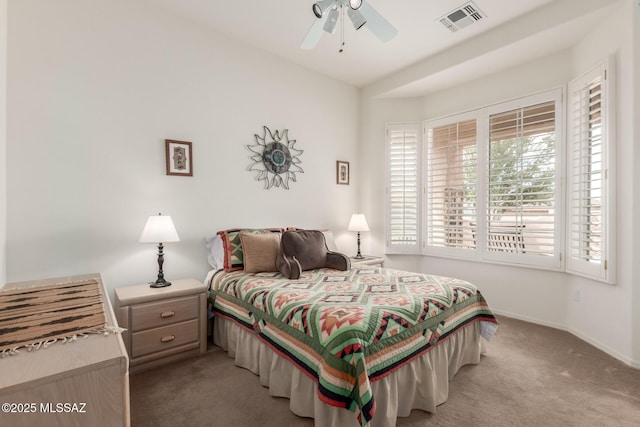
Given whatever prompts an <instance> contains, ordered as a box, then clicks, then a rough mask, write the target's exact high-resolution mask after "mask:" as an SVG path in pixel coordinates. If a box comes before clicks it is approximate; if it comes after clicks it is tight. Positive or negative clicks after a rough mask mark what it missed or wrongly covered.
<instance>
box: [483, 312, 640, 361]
mask: <svg viewBox="0 0 640 427" xmlns="http://www.w3.org/2000/svg"><path fill="white" fill-rule="evenodd" d="M493 312H494V313H495V314H497V315H498V316H505V317H510V318H512V319H517V320H522V321H524V322H529V323H533V324H536V325H541V326H547V327H549V328H554V329H559V330H561V331H566V332H569V333H570V334H571V335H574V336H576V337H577V338H580V339H581V340H582V341H584V342H586V343H588V344H590V345H592V346H594V347H595V348H597V349H598V350H601V351H604V352H605V353H607V354H608V355H609V356H611V357H613V358H615V359H617V360H619V361H620V362H622V363H624V364H625V365H627V366H630V367H632V368H635V369H640V361H637V360H633V359H631V358H629V357H627V356H625V355H623V354H621V353H619V352H618V351H616V350H614V349H613V348H611V347H609V346H607V345H605V344H602V343H601V342H599V341H597V340H594V339H593V338H590V337H589V336H587V335H585V334H583V333H581V332H579V331H576V330H575V329H570V328H567V327H566V326H564V325H559V324H555V323H551V322H544V321H541V320H538V319H533V318H530V317H527V316H521V315H519V314H516V313H510V312H507V311H501V310H493Z"/></svg>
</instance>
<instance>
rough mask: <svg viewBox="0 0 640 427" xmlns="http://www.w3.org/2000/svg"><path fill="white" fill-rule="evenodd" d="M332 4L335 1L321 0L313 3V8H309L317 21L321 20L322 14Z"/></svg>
mask: <svg viewBox="0 0 640 427" xmlns="http://www.w3.org/2000/svg"><path fill="white" fill-rule="evenodd" d="M334 2H335V0H321V1H319V2H316V3H314V4H313V6H311V9H312V10H313V14H314V15H316V18H318V19H320V18H322V14H324V13H325V12H326V11H327V9H329V7H330V6H332V5H333V3H334Z"/></svg>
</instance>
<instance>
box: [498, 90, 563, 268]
mask: <svg viewBox="0 0 640 427" xmlns="http://www.w3.org/2000/svg"><path fill="white" fill-rule="evenodd" d="M555 122H556V111H555V101H551V102H545V103H541V104H536V105H531V106H527V107H522V108H517V109H513V110H510V111H506V112H501V113H497V114H493V115H491V116H490V117H489V177H488V196H489V197H488V202H487V218H488V221H487V226H488V229H487V241H486V250H487V251H489V253H498V252H500V253H526V254H528V255H542V256H554V255H555V253H556V238H555V234H556V233H555V232H556V229H555V209H556V201H555V193H556V188H555V181H556V170H555V164H556V146H555V144H556V128H555Z"/></svg>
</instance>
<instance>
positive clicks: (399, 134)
mask: <svg viewBox="0 0 640 427" xmlns="http://www.w3.org/2000/svg"><path fill="white" fill-rule="evenodd" d="M419 132H420V128H419V126H418V125H405V126H400V125H398V126H390V127H389V130H388V138H389V141H388V156H389V157H388V165H389V170H388V173H389V183H388V185H389V188H388V198H389V204H388V243H387V246H391V247H394V246H395V247H405V248H406V247H413V248H415V249H416V250H417V248H418V221H419V212H418V144H419V136H420V133H419Z"/></svg>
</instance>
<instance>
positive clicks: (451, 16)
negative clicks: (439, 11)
mask: <svg viewBox="0 0 640 427" xmlns="http://www.w3.org/2000/svg"><path fill="white" fill-rule="evenodd" d="M485 17H486V15H485V14H484V13H482V11H480V9H478V6H476V5H475V4H473V2H472V1H470V2H468V3H465V4H464V5H462V6H460V7H459V8H457V9H454V10H452V11H451V12H449V13H447V14H446V15H444V16H443V17H442V18H440V19H438V21H440V22H441V23H442V25H444V26H445V27H447V28H448V29H449V30H450V31H451V32H455V31H458V30H460V29H462V28H464V27H468V26H469V25H471V24H473V23H474V22H478V21H479V20H481V19H483V18H485Z"/></svg>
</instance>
